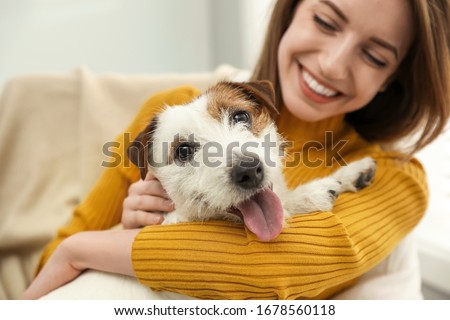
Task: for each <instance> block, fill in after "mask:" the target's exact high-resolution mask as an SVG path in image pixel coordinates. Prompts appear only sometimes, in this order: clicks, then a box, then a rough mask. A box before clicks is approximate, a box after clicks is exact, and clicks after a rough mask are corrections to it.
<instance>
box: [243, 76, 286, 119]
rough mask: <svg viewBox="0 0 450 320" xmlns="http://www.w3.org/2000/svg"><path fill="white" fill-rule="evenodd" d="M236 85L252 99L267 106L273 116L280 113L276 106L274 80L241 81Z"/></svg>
mask: <svg viewBox="0 0 450 320" xmlns="http://www.w3.org/2000/svg"><path fill="white" fill-rule="evenodd" d="M236 85H237V86H238V87H239V88H240V89H241V90H242V91H243V92H245V94H246V95H247V96H248V97H249V98H250V100H253V101H255V102H256V103H258V104H260V105H262V106H264V107H266V108H267V109H268V110H269V113H270V114H271V116H272V117H273V118H275V117H276V116H277V115H279V111H278V109H277V108H276V107H275V90H274V88H273V85H272V82H270V81H267V80H261V81H251V82H240V83H236Z"/></svg>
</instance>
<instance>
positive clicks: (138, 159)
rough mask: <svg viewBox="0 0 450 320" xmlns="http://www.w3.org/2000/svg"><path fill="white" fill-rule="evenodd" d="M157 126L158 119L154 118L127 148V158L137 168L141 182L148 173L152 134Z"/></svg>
mask: <svg viewBox="0 0 450 320" xmlns="http://www.w3.org/2000/svg"><path fill="white" fill-rule="evenodd" d="M157 126H158V118H157V117H154V118H153V120H152V121H150V123H149V124H148V125H147V127H146V128H145V129H144V130H143V131H141V132H140V133H139V134H138V135H137V137H136V139H134V141H133V142H132V143H131V144H130V145H129V146H128V148H127V156H128V158H129V159H130V160H131V162H133V163H134V164H135V165H136V166H137V167H138V168H139V171H140V173H141V179H142V180H144V179H145V176H146V175H147V172H148V160H149V158H148V157H149V154H150V150H151V148H152V143H153V134H154V132H155V130H156V128H157Z"/></svg>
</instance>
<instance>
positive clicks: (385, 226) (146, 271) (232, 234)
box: [38, 87, 428, 299]
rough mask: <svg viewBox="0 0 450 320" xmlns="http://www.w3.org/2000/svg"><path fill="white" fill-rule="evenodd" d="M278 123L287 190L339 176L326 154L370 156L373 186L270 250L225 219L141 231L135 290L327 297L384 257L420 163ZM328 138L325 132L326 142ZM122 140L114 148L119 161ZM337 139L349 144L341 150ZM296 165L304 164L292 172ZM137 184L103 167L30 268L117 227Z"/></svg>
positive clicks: (413, 193) (351, 138)
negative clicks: (91, 233) (65, 246)
mask: <svg viewBox="0 0 450 320" xmlns="http://www.w3.org/2000/svg"><path fill="white" fill-rule="evenodd" d="M198 94H199V92H198V91H197V90H196V89H195V88H192V87H181V88H178V89H175V90H171V91H168V92H163V93H160V94H158V95H156V96H154V97H152V98H151V99H149V100H148V101H147V102H146V103H145V104H144V105H143V107H142V108H141V110H140V112H139V114H138V115H137V117H136V118H135V120H134V121H133V122H132V123H131V125H130V126H129V127H128V128H127V129H126V131H125V133H126V132H128V133H130V134H131V136H132V137H133V138H134V137H135V136H136V135H137V134H138V133H139V132H140V131H141V130H142V129H143V128H144V127H145V126H146V124H147V123H148V121H149V119H151V118H152V117H153V116H154V114H155V113H157V112H158V110H160V108H161V106H163V105H165V104H168V105H175V104H183V103H187V102H189V101H191V100H192V99H193V98H194V97H196V96H197V95H198ZM277 124H278V127H279V131H280V132H281V133H282V134H283V135H284V136H285V137H286V138H287V139H288V140H290V141H293V142H294V145H293V146H292V147H291V148H290V149H289V151H290V153H291V156H290V157H289V158H288V161H289V159H290V160H291V161H290V164H289V165H288V167H287V168H286V169H285V178H286V180H287V182H288V185H289V186H290V187H292V188H293V187H295V186H297V185H299V184H301V183H304V182H306V181H309V180H311V179H314V178H317V177H323V176H326V175H328V174H330V173H331V172H332V171H333V170H335V169H337V168H338V167H339V165H338V164H337V163H336V162H333V166H332V167H328V166H326V165H324V164H325V163H326V162H327V160H328V161H330V160H331V159H332V155H333V149H334V154H337V153H338V154H340V155H341V156H342V157H343V158H344V159H345V161H346V162H350V161H352V160H355V159H359V158H362V157H365V156H371V157H373V158H375V159H376V160H377V163H378V168H377V173H376V176H375V180H374V183H373V184H372V185H371V186H370V187H368V188H366V189H363V190H361V191H359V192H357V193H346V194H342V195H340V197H339V198H338V200H337V202H336V205H335V207H334V209H333V212H314V213H311V214H303V215H298V216H295V217H293V218H291V219H290V220H289V221H288V223H287V225H288V226H287V228H285V229H284V230H283V232H282V234H281V235H280V236H279V237H277V238H276V239H275V240H273V241H271V242H268V243H267V242H266V243H264V242H259V241H258V240H257V238H256V237H255V236H254V235H253V234H252V233H251V232H250V231H248V230H246V229H245V227H244V226H243V225H238V224H233V223H231V222H224V221H217V222H216V221H211V222H204V223H199V222H198V223H184V224H177V225H167V226H166V225H164V226H148V227H145V228H143V229H142V230H141V231H140V233H139V234H138V235H137V236H136V239H135V241H134V244H133V248H132V263H133V266H134V270H135V274H136V276H137V278H138V279H139V281H140V282H141V283H142V284H144V285H146V286H149V287H151V288H153V289H156V290H168V291H174V292H179V293H183V294H187V295H191V296H195V297H198V298H204V299H322V298H329V297H331V296H332V295H334V294H336V293H337V292H339V291H341V290H342V289H344V288H346V287H348V286H349V285H351V284H353V283H354V282H355V281H356V280H357V279H358V277H360V276H361V275H362V274H364V273H365V272H367V271H369V270H370V269H371V268H372V267H374V266H375V265H376V264H378V263H379V262H380V261H382V260H383V259H384V258H386V257H387V255H388V254H389V253H390V252H391V251H392V250H393V249H394V248H395V246H396V245H397V244H398V243H399V241H400V240H401V239H402V238H404V237H405V236H406V235H407V234H408V233H409V232H410V231H411V230H412V229H413V228H414V227H415V226H416V225H417V223H418V222H419V220H420V219H421V217H422V215H423V214H424V212H425V208H426V205H427V199H428V191H427V184H426V177H425V174H424V171H423V168H422V166H421V165H420V163H419V162H418V161H416V160H414V159H412V160H409V161H405V159H404V156H402V155H401V154H400V153H388V152H384V151H382V150H381V149H380V148H379V146H378V145H375V144H370V143H368V142H366V141H365V140H363V139H362V138H361V137H360V136H359V135H358V134H357V133H356V132H355V131H354V130H353V129H352V128H351V127H350V126H349V125H347V124H346V123H345V122H344V121H343V117H335V118H332V119H328V120H325V121H320V122H317V123H305V122H302V121H300V120H298V119H296V118H295V117H293V116H292V115H291V114H289V112H288V111H286V110H285V109H282V110H281V114H280V116H279V119H278V121H277ZM326 131H331V132H332V141H331V139H330V138H331V137H330V136H328V137H327V134H326ZM328 135H329V133H328ZM123 137H124V136H123V134H121V135H120V136H119V137H118V139H117V141H119V142H120V143H121V148H120V150H119V151H120V153H122V155H123V156H124V149H125V148H126V147H127V146H126V145H123V143H122V142H123V141H124V138H123ZM340 141H347V142H346V143H345V145H344V146H343V145H342V144H343V143H344V142H340ZM320 146H323V148H321V147H320ZM305 149H309V152H308V153H307V157H303V158H302V156H301V154H299V153H298V152H300V151H302V150H303V151H305ZM303 154H305V153H303ZM293 159H294V160H293ZM295 159H297V160H299V159H303V162H301V163H298V161H297V164H296V165H293V164H295ZM318 161H322V164H321V165H319V166H317V164H318V163H319V162H318ZM138 179H139V171H138V169H137V168H136V167H134V166H133V165H132V164H131V165H129V166H119V167H116V168H107V169H105V170H104V173H103V175H102V176H101V178H100V179H99V181H98V182H97V183H96V185H95V186H94V187H93V189H92V191H91V193H90V194H89V195H88V196H87V198H86V199H85V201H84V202H82V203H81V204H80V205H79V206H78V207H77V208H76V209H75V211H74V214H73V217H72V219H71V221H70V222H69V224H68V225H67V226H65V227H63V228H62V229H60V230H59V232H58V235H57V237H56V238H55V239H54V240H53V241H52V242H51V243H50V244H49V245H48V246H47V247H46V248H45V250H44V252H43V255H42V258H41V261H40V264H39V266H38V269H40V268H42V266H43V265H44V264H45V262H46V261H47V260H48V258H49V256H50V255H51V254H52V252H53V251H54V250H55V248H56V246H57V245H58V244H59V243H60V242H61V241H62V240H64V239H65V238H66V237H68V236H70V235H72V234H74V233H77V232H80V231H86V230H104V229H109V228H111V227H113V226H115V225H117V224H118V223H120V220H121V213H122V202H123V200H124V198H125V197H126V196H127V191H128V187H129V185H130V184H132V183H133V182H135V181H137V180H138Z"/></svg>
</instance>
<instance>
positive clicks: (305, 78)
mask: <svg viewBox="0 0 450 320" xmlns="http://www.w3.org/2000/svg"><path fill="white" fill-rule="evenodd" d="M299 84H300V90H301V91H302V92H303V94H304V95H305V96H306V98H308V99H310V100H311V101H313V102H316V103H328V102H332V101H334V100H336V99H338V98H340V97H341V96H342V92H340V91H338V90H337V89H335V88H333V87H332V86H330V85H329V84H327V83H325V82H324V81H322V80H320V79H318V78H317V77H316V76H315V75H314V74H313V73H311V72H310V71H309V70H307V69H306V68H305V67H303V66H302V65H301V64H299Z"/></svg>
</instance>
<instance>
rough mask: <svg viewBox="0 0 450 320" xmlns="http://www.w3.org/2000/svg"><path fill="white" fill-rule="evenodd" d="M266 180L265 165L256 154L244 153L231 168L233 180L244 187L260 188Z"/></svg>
mask: <svg viewBox="0 0 450 320" xmlns="http://www.w3.org/2000/svg"><path fill="white" fill-rule="evenodd" d="M263 180H264V167H263V164H262V163H261V161H260V160H259V157H258V156H256V155H244V157H243V158H242V159H239V160H238V162H237V164H236V165H234V166H233V168H232V170H231V181H232V182H233V183H234V184H235V185H237V186H239V187H241V188H242V189H247V190H248V189H258V188H260V187H261V184H262V182H263Z"/></svg>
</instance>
